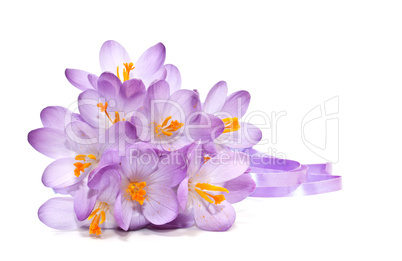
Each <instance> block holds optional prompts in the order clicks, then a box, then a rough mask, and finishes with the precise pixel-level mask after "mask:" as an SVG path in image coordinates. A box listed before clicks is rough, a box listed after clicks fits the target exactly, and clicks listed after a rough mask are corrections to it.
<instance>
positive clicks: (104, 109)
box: [97, 102, 124, 124]
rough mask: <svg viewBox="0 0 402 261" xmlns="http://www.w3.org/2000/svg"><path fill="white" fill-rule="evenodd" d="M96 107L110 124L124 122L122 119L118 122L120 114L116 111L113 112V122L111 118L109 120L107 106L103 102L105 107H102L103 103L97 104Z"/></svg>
mask: <svg viewBox="0 0 402 261" xmlns="http://www.w3.org/2000/svg"><path fill="white" fill-rule="evenodd" d="M97 106H98V108H99V109H100V111H101V112H104V113H105V114H106V116H107V118H108V119H109V120H110V122H111V123H112V124H115V123H116V122H119V121H124V118H123V119H122V120H120V114H119V112H117V111H116V112H114V120H112V118H110V115H109V113H108V112H107V106H108V104H107V102H105V105H103V103H101V102H100V103H98V104H97Z"/></svg>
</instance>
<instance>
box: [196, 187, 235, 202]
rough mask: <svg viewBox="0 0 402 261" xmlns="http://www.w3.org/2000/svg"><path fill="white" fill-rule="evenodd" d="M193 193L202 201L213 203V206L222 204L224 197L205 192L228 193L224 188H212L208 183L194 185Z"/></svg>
mask: <svg viewBox="0 0 402 261" xmlns="http://www.w3.org/2000/svg"><path fill="white" fill-rule="evenodd" d="M194 189H195V191H196V192H197V193H198V195H200V196H201V197H202V198H203V199H205V200H206V201H208V202H209V203H211V204H212V203H214V204H215V205H218V204H220V203H222V201H224V200H225V196H224V195H222V194H220V195H212V194H210V193H207V192H205V190H206V191H220V192H226V193H229V190H227V189H226V188H222V187H218V186H214V185H211V184H208V183H197V185H195V188H194Z"/></svg>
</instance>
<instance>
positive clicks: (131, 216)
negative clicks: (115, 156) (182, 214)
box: [114, 142, 186, 230]
mask: <svg viewBox="0 0 402 261" xmlns="http://www.w3.org/2000/svg"><path fill="white" fill-rule="evenodd" d="M118 171H119V173H120V176H121V185H120V191H119V193H118V195H117V199H116V203H115V206H114V211H115V219H116V221H117V223H118V224H119V226H120V227H121V228H122V229H123V230H136V229H140V228H142V227H144V226H146V225H147V224H149V223H152V224H156V225H162V224H165V223H168V222H170V221H172V220H173V219H175V218H176V216H177V214H178V210H179V206H178V203H177V198H176V194H175V192H174V191H173V190H172V188H173V187H175V186H177V185H178V184H179V183H180V182H181V181H182V180H183V178H184V177H185V175H186V172H185V162H184V159H183V157H180V155H178V154H176V153H169V154H165V155H164V156H162V157H161V158H160V157H159V155H158V154H157V153H156V152H155V151H154V150H153V149H152V147H151V146H149V145H148V144H146V143H142V142H141V143H136V144H134V145H132V146H131V147H130V148H129V149H128V150H127V153H126V156H125V157H123V158H122V161H121V168H120V169H118Z"/></svg>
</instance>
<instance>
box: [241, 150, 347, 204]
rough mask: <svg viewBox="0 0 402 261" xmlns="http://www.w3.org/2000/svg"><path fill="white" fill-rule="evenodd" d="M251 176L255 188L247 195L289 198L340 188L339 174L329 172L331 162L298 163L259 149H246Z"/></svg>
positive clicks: (330, 170)
mask: <svg viewBox="0 0 402 261" xmlns="http://www.w3.org/2000/svg"><path fill="white" fill-rule="evenodd" d="M249 155H250V158H251V166H250V168H251V172H250V176H251V177H252V178H253V179H254V181H255V183H256V189H255V190H254V192H253V193H252V194H251V195H250V197H292V196H299V195H300V196H301V195H315V194H321V193H327V192H333V191H338V190H341V189H342V179H341V177H340V176H334V175H331V174H332V163H324V164H305V165H303V164H301V163H299V162H297V161H293V160H286V159H279V158H275V157H272V156H269V155H265V154H263V153H261V152H259V151H256V150H251V151H249Z"/></svg>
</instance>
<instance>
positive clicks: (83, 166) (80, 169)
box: [74, 162, 92, 177]
mask: <svg viewBox="0 0 402 261" xmlns="http://www.w3.org/2000/svg"><path fill="white" fill-rule="evenodd" d="M91 165H92V164H91V163H84V164H83V163H81V162H76V163H74V166H75V170H74V175H75V176H76V177H79V176H80V175H81V172H84V171H85V169H86V168H88V167H89V166H91Z"/></svg>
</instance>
